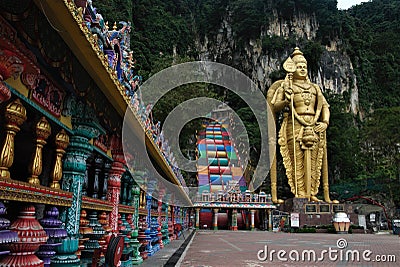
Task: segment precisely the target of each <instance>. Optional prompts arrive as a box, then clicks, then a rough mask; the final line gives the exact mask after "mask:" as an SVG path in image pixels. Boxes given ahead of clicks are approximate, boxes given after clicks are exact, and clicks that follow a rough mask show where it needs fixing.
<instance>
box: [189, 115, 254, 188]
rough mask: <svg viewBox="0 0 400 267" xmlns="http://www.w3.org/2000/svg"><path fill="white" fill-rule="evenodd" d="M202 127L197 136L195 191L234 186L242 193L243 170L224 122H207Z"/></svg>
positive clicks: (243, 185) (243, 186) (244, 185)
mask: <svg viewBox="0 0 400 267" xmlns="http://www.w3.org/2000/svg"><path fill="white" fill-rule="evenodd" d="M204 128H205V131H203V132H200V133H199V134H198V139H197V151H198V166H197V174H198V176H197V178H198V185H199V193H200V194H201V193H203V192H204V191H208V192H211V193H218V192H221V191H228V190H229V188H233V187H235V186H237V185H239V187H240V191H241V192H245V191H246V189H247V186H246V182H245V179H244V177H243V170H242V168H241V167H240V162H239V160H238V157H237V153H236V150H235V146H234V144H232V142H231V138H230V135H229V133H228V131H227V127H226V125H222V124H220V123H218V122H210V123H207V124H204Z"/></svg>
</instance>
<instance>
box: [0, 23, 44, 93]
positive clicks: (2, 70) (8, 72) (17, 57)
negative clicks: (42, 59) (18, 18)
mask: <svg viewBox="0 0 400 267" xmlns="http://www.w3.org/2000/svg"><path fill="white" fill-rule="evenodd" d="M0 29H1V31H0V101H6V100H8V99H9V98H10V97H11V92H10V90H9V89H8V88H7V87H6V86H5V85H4V83H3V81H5V80H7V79H8V78H10V77H13V78H14V79H17V78H18V77H19V76H20V75H21V73H24V74H26V75H28V76H29V74H30V73H33V74H36V75H37V74H39V72H40V70H39V68H38V67H37V66H36V62H35V59H36V58H35V56H33V54H32V52H31V51H29V50H28V49H27V48H26V47H25V45H24V44H23V43H22V42H21V41H20V40H19V39H18V38H17V32H16V31H15V29H14V28H13V27H12V26H11V25H10V24H9V23H8V22H7V21H6V20H5V19H4V18H3V17H1V16H0Z"/></svg>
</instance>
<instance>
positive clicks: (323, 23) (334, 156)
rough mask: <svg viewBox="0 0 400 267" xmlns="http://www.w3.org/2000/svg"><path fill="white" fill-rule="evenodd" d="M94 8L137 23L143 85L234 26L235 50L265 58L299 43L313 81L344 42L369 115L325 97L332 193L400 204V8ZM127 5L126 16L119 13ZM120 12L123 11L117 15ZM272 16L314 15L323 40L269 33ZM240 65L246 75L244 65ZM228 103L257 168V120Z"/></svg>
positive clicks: (283, 1)
mask: <svg viewBox="0 0 400 267" xmlns="http://www.w3.org/2000/svg"><path fill="white" fill-rule="evenodd" d="M97 2H100V3H103V5H100V4H97V3H96V5H97V6H99V8H100V9H103V10H105V12H104V13H107V14H112V13H114V14H116V17H115V18H112V19H114V20H118V19H125V20H126V19H127V16H130V15H132V16H133V17H132V21H133V31H132V43H131V45H132V48H131V49H132V50H133V52H134V55H135V58H136V59H137V71H138V72H139V74H140V75H143V77H144V78H145V79H146V78H148V77H149V76H151V75H152V74H154V73H155V72H156V71H157V70H159V69H160V66H167V65H169V64H174V63H173V62H174V61H175V62H176V60H175V59H176V58H186V59H187V60H191V59H193V60H197V59H198V51H197V50H196V49H197V47H198V45H199V43H200V44H201V43H205V42H206V41H207V42H215V41H216V38H217V35H218V34H219V33H220V32H219V31H220V30H221V29H222V30H226V28H221V24H222V23H224V22H226V23H229V25H230V27H231V30H232V33H233V36H234V38H235V47H234V49H235V50H237V51H239V54H240V51H244V49H245V48H246V45H247V44H248V43H249V40H255V41H258V42H260V43H261V47H262V49H263V53H271V51H273V53H276V54H277V55H281V56H282V55H284V54H285V53H286V54H287V53H288V52H289V51H291V50H292V49H293V47H294V46H295V45H300V46H301V48H302V50H303V52H304V53H305V56H306V57H307V59H308V60H309V65H310V67H311V69H310V72H311V74H312V75H316V73H317V71H316V70H318V68H319V67H320V64H321V63H320V62H321V60H320V59H321V54H322V52H323V51H324V49H325V45H329V44H330V43H331V42H335V43H337V44H338V49H339V51H340V52H341V53H346V54H347V55H349V57H350V58H351V61H352V63H353V66H354V71H355V74H356V77H357V87H358V92H359V102H360V103H359V104H360V111H361V112H362V114H351V113H349V111H348V106H349V101H350V96H349V92H344V93H342V94H339V95H335V94H329V95H327V98H328V101H329V103H330V105H331V113H332V117H331V123H330V127H329V130H328V138H329V143H328V145H329V148H328V151H329V173H330V179H332V181H333V186H332V189H333V190H335V191H336V192H337V195H336V197H338V198H346V197H348V196H349V195H348V189H349V188H352V187H353V188H355V190H353V191H354V192H351V193H352V194H363V193H364V194H370V193H374V192H378V191H380V192H382V191H383V192H388V194H387V195H388V196H390V197H391V198H392V199H393V200H394V201H395V202H396V203H397V205H399V204H400V197H399V196H398V194H395V193H394V192H398V191H399V189H400V167H399V165H400V137H399V132H400V126H399V125H400V108H399V107H400V94H399V88H400V21H399V20H400V3H399V1H396V0H372V1H369V2H367V3H363V4H362V5H358V6H355V7H353V8H352V9H349V10H345V11H343V10H338V9H337V8H336V4H337V2H336V0H301V1H300V0H276V1H272V0H252V1H246V0H163V1H161V0H133V1H130V0H113V1H105V0H101V1H100V0H97ZM121 6H123V7H127V8H128V9H126V10H125V8H124V9H121ZM130 7H132V10H131V12H130V11H129V8H130ZM119 10H122V12H123V13H119ZM274 11H275V13H276V12H277V14H278V16H279V20H281V21H290V20H291V19H292V18H293V17H294V16H295V15H296V14H299V13H303V14H308V15H309V16H313V15H315V16H316V18H317V21H318V25H319V27H318V31H317V36H316V38H314V39H313V40H305V39H299V38H298V37H296V36H289V38H286V39H285V38H283V37H280V36H276V35H268V34H266V29H268V26H269V22H270V19H271V17H272V16H273V14H274ZM288 27H291V25H288ZM210 53H211V52H210ZM174 57H175V59H174ZM217 59H218V60H219V61H221V62H223V63H229V64H233V65H234V64H235V62H234V60H232V59H227V58H224V54H223V53H222V54H221V55H219V57H217ZM178 61H179V60H178ZM234 67H237V68H239V69H241V66H240V65H238V66H235V65H234ZM241 70H243V69H241ZM247 74H249V73H247ZM282 75H284V72H282V70H276V71H274V72H272V73H271V74H270V75H269V78H270V79H271V80H276V79H279V78H282ZM352 86H355V85H354V84H353V85H352ZM185 90H186V91H185V92H186V94H187V95H191V94H193V95H195V94H194V93H195V92H196V91H197V90H198V88H196V86H189V87H187V88H186V89H185ZM210 90H211V91H212V90H213V89H212V88H211V89H210V88H202V89H201V90H200V91H203V92H205V93H206V94H209V95H214V94H215V93H219V92H221V90H220V89H218V90H214V91H213V92H211V91H210ZM197 92H198V91H197ZM221 99H223V100H225V101H227V102H229V104H230V105H231V107H232V108H233V109H235V110H236V111H240V112H238V113H240V114H244V116H243V117H244V122H245V123H247V125H248V126H249V129H248V130H249V131H250V132H251V134H252V135H253V136H254V138H252V140H250V141H251V142H252V143H251V145H252V147H254V148H255V150H254V151H253V153H252V158H253V161H252V162H257V153H256V151H257V149H256V148H257V142H258V141H259V138H258V137H257V132H258V129H254V128H256V127H254V125H253V121H252V119H251V118H252V117H251V116H248V115H249V114H248V110H247V109H246V107H245V106H243V105H242V104H241V103H242V102H241V101H235V97H234V96H231V95H230V94H225V95H224V96H223V97H222V98H221ZM181 100H182V99H181V98H180V97H177V95H176V94H175V95H174V94H171V96H167V97H166V98H165V99H164V100H163V101H162V102H161V103H159V106H158V109H156V110H155V114H156V117H158V118H160V119H162V116H163V115H162V112H163V111H165V110H169V109H168V107H169V106H170V105H177V104H179V101H181ZM188 135H189V134H188ZM189 139H190V137H188V138H186V139H185V140H189ZM189 143H190V142H188V144H189ZM192 144H193V143H192ZM192 144H191V145H192ZM182 145H183V146H184V145H185V144H182ZM188 146H190V145H188ZM281 172H282V173H281V175H280V177H284V173H283V170H281ZM343 184H346V185H347V187H346V188H347V189H346V190H343V189H341V188H342V185H343ZM282 190H285V189H284V188H283V189H282ZM344 191H346V192H347V193H344Z"/></svg>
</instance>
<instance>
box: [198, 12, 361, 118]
mask: <svg viewBox="0 0 400 267" xmlns="http://www.w3.org/2000/svg"><path fill="white" fill-rule="evenodd" d="M317 30H318V20H317V17H316V16H315V15H312V16H309V15H307V14H305V13H301V12H300V13H298V14H296V15H295V16H294V17H293V18H292V20H291V21H287V20H284V19H283V18H281V17H279V16H278V12H277V11H273V14H272V16H271V18H270V20H269V22H268V25H266V26H265V27H264V29H262V31H261V34H260V37H259V38H257V40H250V41H248V42H247V43H245V44H239V43H238V41H237V38H235V37H236V36H235V32H234V31H233V30H232V26H231V17H230V16H229V13H228V15H226V17H225V18H224V19H223V20H222V23H221V25H220V28H219V30H218V31H217V34H216V35H213V36H211V35H206V36H205V38H204V39H203V40H202V41H200V40H197V42H196V44H197V50H198V51H199V59H200V60H211V61H218V62H221V63H225V64H229V65H231V66H233V67H235V68H237V69H239V70H240V71H242V72H244V73H245V74H246V75H248V76H249V77H250V78H251V79H252V80H253V81H254V82H255V83H256V84H257V85H258V86H259V88H260V89H261V90H262V91H263V92H265V91H266V90H267V89H268V87H269V86H270V85H271V84H272V82H273V81H272V79H271V76H270V75H271V74H272V73H274V72H277V71H279V70H281V69H282V64H283V62H284V61H285V59H286V58H287V57H288V56H289V54H290V53H291V52H292V51H293V49H294V47H290V46H291V45H290V39H293V38H294V39H296V40H300V39H302V40H309V41H312V40H314V39H315V38H316V36H317ZM273 36H274V37H280V38H283V39H285V41H283V43H287V44H288V45H286V46H288V47H285V48H283V49H281V50H282V51H280V52H276V51H264V49H263V47H262V41H261V40H262V39H263V38H265V37H273ZM339 45H340V40H334V41H331V43H330V45H329V46H326V47H324V49H323V50H324V51H323V53H322V56H321V58H320V62H319V68H318V71H317V73H310V76H311V77H310V78H311V80H312V81H313V82H315V83H317V84H319V85H320V86H321V87H322V90H323V91H324V92H328V91H330V92H333V93H336V94H343V93H344V92H347V93H348V94H349V96H350V100H349V103H348V111H350V112H352V113H353V114H357V113H358V111H359V108H358V106H359V100H358V88H357V79H356V76H355V74H354V70H353V65H352V62H351V60H350V58H349V57H348V56H347V55H346V54H344V53H342V52H341V51H340V50H339V49H338V46H339ZM300 49H302V47H300Z"/></svg>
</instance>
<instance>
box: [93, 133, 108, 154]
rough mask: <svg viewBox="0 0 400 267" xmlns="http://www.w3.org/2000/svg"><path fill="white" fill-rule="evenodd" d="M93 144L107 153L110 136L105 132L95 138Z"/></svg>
mask: <svg viewBox="0 0 400 267" xmlns="http://www.w3.org/2000/svg"><path fill="white" fill-rule="evenodd" d="M93 145H95V146H96V147H98V148H100V150H101V151H103V152H105V153H107V150H108V136H107V135H105V134H102V135H100V136H99V137H98V138H96V139H94V142H93Z"/></svg>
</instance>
